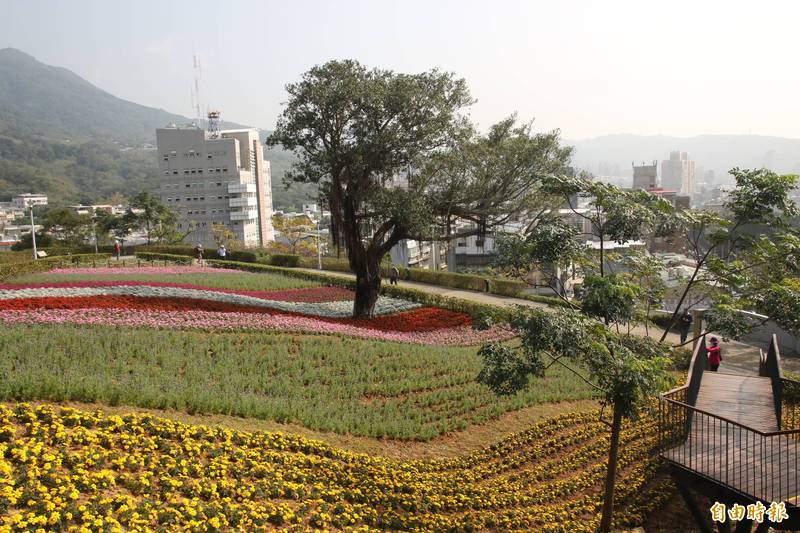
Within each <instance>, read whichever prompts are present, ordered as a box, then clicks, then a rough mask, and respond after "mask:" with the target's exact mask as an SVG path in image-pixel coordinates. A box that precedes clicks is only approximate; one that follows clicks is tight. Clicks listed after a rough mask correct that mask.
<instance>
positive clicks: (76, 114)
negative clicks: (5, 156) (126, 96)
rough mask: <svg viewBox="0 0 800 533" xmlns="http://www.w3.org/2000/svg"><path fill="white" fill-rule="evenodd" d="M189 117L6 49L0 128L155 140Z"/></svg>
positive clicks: (1, 54) (0, 67)
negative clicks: (120, 94) (165, 129)
mask: <svg viewBox="0 0 800 533" xmlns="http://www.w3.org/2000/svg"><path fill="white" fill-rule="evenodd" d="M187 121H188V119H187V118H186V117H182V116H180V115H176V114H174V113H168V112H167V111H164V110H162V109H155V108H152V107H147V106H143V105H139V104H135V103H133V102H128V101H127V100H123V99H121V98H117V97H116V96H113V95H111V94H109V93H107V92H105V91H103V90H102V89H99V88H97V87H95V86H94V85H92V84H91V83H89V82H88V81H86V80H84V79H83V78H81V77H80V76H78V75H76V74H74V73H73V72H71V71H69V70H67V69H64V68H61V67H52V66H50V65H45V64H44V63H41V62H39V61H37V60H36V59H35V58H33V57H31V56H29V55H28V54H26V53H24V52H21V51H19V50H16V49H14V48H4V49H2V50H0V128H2V129H4V130H6V131H8V130H11V129H13V130H16V131H23V132H26V133H30V134H34V133H35V134H39V135H43V136H46V137H50V138H54V139H55V138H68V139H71V140H73V141H76V140H86V139H95V140H109V141H119V142H123V143H142V142H148V141H149V142H152V140H153V139H154V138H155V128H157V127H163V126H165V125H167V124H169V123H171V122H175V123H178V124H184V123H186V122H187Z"/></svg>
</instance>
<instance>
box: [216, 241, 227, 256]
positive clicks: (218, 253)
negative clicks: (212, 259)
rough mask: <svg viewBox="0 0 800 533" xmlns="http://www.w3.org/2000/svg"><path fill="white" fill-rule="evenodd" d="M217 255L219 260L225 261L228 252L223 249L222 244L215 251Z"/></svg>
mask: <svg viewBox="0 0 800 533" xmlns="http://www.w3.org/2000/svg"><path fill="white" fill-rule="evenodd" d="M217 255H218V256H219V258H220V259H225V256H226V255H228V251H227V250H226V249H225V245H224V244H220V245H219V249H217Z"/></svg>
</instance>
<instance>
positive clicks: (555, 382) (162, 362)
mask: <svg viewBox="0 0 800 533" xmlns="http://www.w3.org/2000/svg"><path fill="white" fill-rule="evenodd" d="M476 352H477V349H476V348H474V347H473V348H469V347H466V348H465V347H434V346H422V345H412V344H401V343H393V342H381V341H369V340H362V339H354V338H346V337H338V336H331V335H288V334H261V333H247V334H245V333H217V334H209V333H207V332H192V331H170V330H159V331H153V330H148V329H135V328H105V327H101V326H83V327H79V326H72V325H41V326H40V325H35V326H28V325H25V326H23V325H14V326H10V327H8V328H3V329H2V330H0V375H2V376H3V377H4V379H2V380H0V399H2V400H20V401H30V400H39V399H47V400H51V401H80V402H99V403H103V404H110V405H117V404H120V405H130V406H138V407H144V408H157V409H178V410H182V411H186V412H189V413H215V414H226V415H235V416H244V417H253V418H259V419H265V420H274V421H277V422H284V423H298V424H302V425H303V426H305V427H308V428H312V429H316V430H321V431H334V432H337V433H349V434H355V435H364V436H370V437H389V438H398V439H416V440H427V439H431V438H433V437H436V436H437V435H441V434H444V433H447V432H450V431H454V430H458V429H463V428H466V427H468V426H469V425H472V424H476V423H481V422H484V421H487V420H490V419H493V418H496V417H497V416H499V415H501V414H502V413H504V412H507V411H512V410H516V409H519V408H522V407H525V406H528V405H532V404H537V403H544V402H554V401H562V400H565V401H566V400H577V399H582V398H589V397H591V392H590V391H589V390H588V388H587V387H585V386H583V385H582V384H581V383H580V382H579V381H578V380H576V379H574V378H573V377H572V376H570V375H568V374H566V373H565V372H560V371H558V370H557V371H555V372H554V373H553V374H552V379H550V380H548V381H547V382H546V383H543V384H542V385H541V386H540V387H536V388H531V389H530V390H527V391H525V392H522V393H520V394H518V395H515V396H511V397H507V398H502V399H499V400H498V399H496V398H495V397H494V395H493V394H492V392H491V391H490V390H489V389H488V388H486V387H483V386H481V385H479V384H478V383H476V382H475V375H476V374H477V373H478V371H479V369H480V359H479V358H478V356H477V353H476Z"/></svg>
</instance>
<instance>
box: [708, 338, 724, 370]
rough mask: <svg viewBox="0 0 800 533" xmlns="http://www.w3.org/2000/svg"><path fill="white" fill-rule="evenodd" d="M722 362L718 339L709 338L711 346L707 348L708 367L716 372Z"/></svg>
mask: <svg viewBox="0 0 800 533" xmlns="http://www.w3.org/2000/svg"><path fill="white" fill-rule="evenodd" d="M721 362H722V352H721V351H720V348H719V339H717V338H716V337H711V346H709V347H708V366H709V367H710V368H711V371H712V372H716V371H717V369H718V368H719V364H720V363H721Z"/></svg>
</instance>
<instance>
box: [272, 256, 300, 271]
mask: <svg viewBox="0 0 800 533" xmlns="http://www.w3.org/2000/svg"><path fill="white" fill-rule="evenodd" d="M269 264H270V265H273V266H280V267H292V268H297V267H299V266H300V256H299V255H292V254H272V255H271V256H269Z"/></svg>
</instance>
